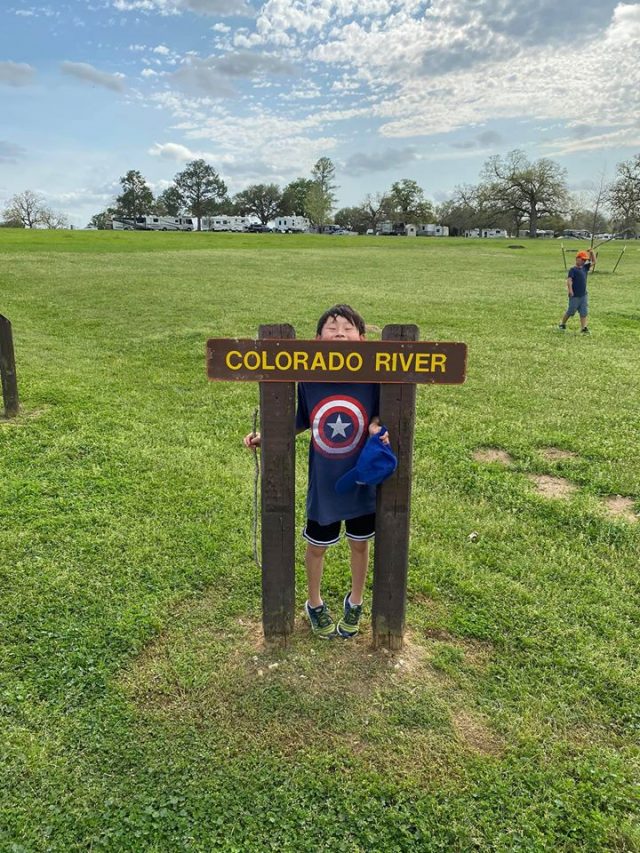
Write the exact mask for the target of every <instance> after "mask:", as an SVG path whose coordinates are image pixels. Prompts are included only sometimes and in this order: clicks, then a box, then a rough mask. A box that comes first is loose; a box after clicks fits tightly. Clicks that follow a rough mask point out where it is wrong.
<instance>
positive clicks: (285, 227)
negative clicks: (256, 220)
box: [273, 216, 311, 234]
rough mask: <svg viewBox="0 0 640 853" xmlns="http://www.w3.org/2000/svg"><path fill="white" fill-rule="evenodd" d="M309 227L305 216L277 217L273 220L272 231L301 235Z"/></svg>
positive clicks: (309, 224)
mask: <svg viewBox="0 0 640 853" xmlns="http://www.w3.org/2000/svg"><path fill="white" fill-rule="evenodd" d="M310 227H311V223H310V222H309V220H308V219H307V217H306V216H278V217H277V218H276V219H274V220H273V230H274V231H280V232H282V233H287V232H290V233H292V234H302V233H304V232H305V231H308V230H309V228H310Z"/></svg>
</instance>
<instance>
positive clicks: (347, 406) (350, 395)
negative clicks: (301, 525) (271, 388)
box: [296, 382, 380, 524]
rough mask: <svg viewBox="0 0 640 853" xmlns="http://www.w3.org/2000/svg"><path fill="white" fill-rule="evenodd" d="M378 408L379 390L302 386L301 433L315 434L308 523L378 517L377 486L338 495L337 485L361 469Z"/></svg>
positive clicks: (346, 384) (334, 384) (366, 386)
mask: <svg viewBox="0 0 640 853" xmlns="http://www.w3.org/2000/svg"><path fill="white" fill-rule="evenodd" d="M379 405H380V386H379V385H376V384H360V383H357V384H356V383H350V382H300V383H299V384H298V410H297V413H296V429H309V428H310V429H311V441H310V444H309V485H308V488H307V518H309V519H313V521H317V522H318V524H332V523H333V522H335V521H346V519H348V518H357V517H358V516H360V515H367V514H369V513H371V512H375V511H376V487H375V486H357V487H356V488H355V489H352V490H351V491H350V492H348V493H347V494H345V495H339V494H338V493H337V492H336V490H335V484H336V481H337V480H338V479H339V478H340V477H341V476H342V475H343V474H345V473H346V472H347V471H349V470H351V468H353V467H354V465H355V464H356V462H357V460H358V455H359V454H360V451H361V450H362V447H363V445H364V443H365V442H366V440H367V438H368V437H369V422H370V421H371V418H373V417H374V415H377V414H378V411H379Z"/></svg>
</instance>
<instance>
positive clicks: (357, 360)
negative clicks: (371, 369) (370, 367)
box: [347, 352, 362, 373]
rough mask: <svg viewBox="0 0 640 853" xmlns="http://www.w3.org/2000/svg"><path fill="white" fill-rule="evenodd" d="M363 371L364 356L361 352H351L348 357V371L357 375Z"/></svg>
mask: <svg viewBox="0 0 640 853" xmlns="http://www.w3.org/2000/svg"><path fill="white" fill-rule="evenodd" d="M361 369H362V356H361V355H360V353H359V352H350V353H349V355H348V356H347V370H350V371H351V372H352V373H357V372H358V370H361Z"/></svg>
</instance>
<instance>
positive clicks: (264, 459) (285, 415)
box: [259, 323, 296, 644]
mask: <svg viewBox="0 0 640 853" xmlns="http://www.w3.org/2000/svg"><path fill="white" fill-rule="evenodd" d="M295 336H296V333H295V330H294V328H293V326H290V325H288V324H287V323H282V324H279V325H273V326H260V330H259V337H260V339H261V340H264V339H266V338H270V339H273V338H276V339H285V340H289V339H291V338H295ZM295 390H296V386H295V382H261V383H260V433H261V435H262V446H261V448H260V460H261V483H260V485H261V489H260V491H261V495H262V505H261V508H262V513H261V518H262V529H261V541H262V627H263V630H264V636H265V639H266V640H274V641H280V642H282V643H283V644H286V642H287V638H288V637H289V635H290V634H291V633H292V632H293V624H294V619H295V591H296V582H295V532H294V528H295V479H296V459H295V438H296V434H295V403H296V400H295Z"/></svg>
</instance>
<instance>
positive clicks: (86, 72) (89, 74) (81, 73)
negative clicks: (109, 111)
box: [60, 62, 125, 92]
mask: <svg viewBox="0 0 640 853" xmlns="http://www.w3.org/2000/svg"><path fill="white" fill-rule="evenodd" d="M60 70H61V71H62V72H63V74H69V75H70V76H71V77H75V78H76V79H77V80H82V81H83V82H84V83H91V84H92V85H94V86H103V87H104V88H105V89H111V90H112V91H114V92H123V91H124V88H125V87H124V80H125V77H124V74H107V73H106V72H105V71H99V70H98V69H97V68H94V67H93V65H89V63H88V62H63V63H62V64H61V65H60Z"/></svg>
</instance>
